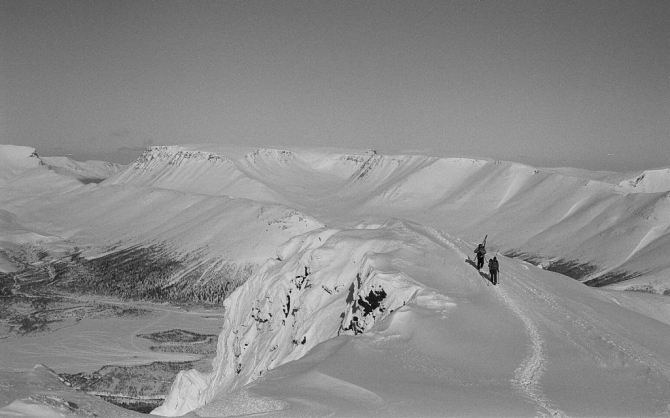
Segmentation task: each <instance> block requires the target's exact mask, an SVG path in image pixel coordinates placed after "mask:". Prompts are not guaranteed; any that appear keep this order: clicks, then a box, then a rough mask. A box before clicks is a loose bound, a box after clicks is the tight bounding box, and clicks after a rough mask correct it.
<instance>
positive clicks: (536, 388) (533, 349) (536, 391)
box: [494, 275, 565, 417]
mask: <svg viewBox="0 0 670 418" xmlns="http://www.w3.org/2000/svg"><path fill="white" fill-rule="evenodd" d="M510 280H515V281H516V282H517V283H518V281H519V279H518V278H517V277H515V276H514V275H508V278H507V281H510ZM494 289H495V290H496V293H497V295H498V296H499V297H500V298H501V299H502V300H503V301H504V303H505V304H506V305H507V306H508V307H509V308H510V309H511V310H512V312H514V314H515V315H516V316H518V317H519V319H521V321H522V322H523V325H524V327H525V328H526V333H527V334H528V336H529V338H530V341H531V343H530V347H529V349H528V354H527V355H526V358H525V359H524V361H523V362H522V363H521V364H520V365H519V367H518V368H517V369H516V371H515V372H514V379H512V386H514V388H515V389H517V390H518V391H519V392H521V393H522V394H524V395H525V396H526V397H527V398H528V399H530V400H531V401H533V402H534V403H535V404H536V405H538V406H540V407H541V408H543V409H545V410H546V411H548V412H549V416H554V417H564V416H565V413H564V412H563V411H561V410H560V409H557V408H555V407H553V406H552V405H551V403H550V402H549V400H548V399H547V398H546V397H545V396H544V394H543V393H542V387H541V385H540V379H541V378H542V375H543V374H544V371H545V369H546V366H545V364H546V360H545V356H544V340H543V339H542V335H541V334H540V331H539V330H538V329H537V327H536V326H535V324H534V323H533V321H532V320H531V319H530V317H529V316H528V315H526V314H525V313H524V311H523V309H521V307H520V306H519V304H518V303H517V300H516V299H515V298H514V297H513V296H512V295H511V293H510V292H509V291H508V290H507V289H505V288H503V287H500V286H494ZM541 415H544V414H541Z"/></svg>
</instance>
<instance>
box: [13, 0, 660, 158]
mask: <svg viewBox="0 0 670 418" xmlns="http://www.w3.org/2000/svg"><path fill="white" fill-rule="evenodd" d="M0 77H1V78H0V143H8V144H17V145H29V146H33V147H35V148H37V151H38V153H41V154H43V155H67V154H74V156H73V158H75V159H77V158H78V159H83V158H84V157H85V158H91V157H97V158H98V159H104V160H108V161H110V160H114V161H118V162H123V163H127V162H130V161H131V159H132V158H134V157H136V156H137V155H139V153H140V152H141V150H142V149H144V148H146V147H147V146H149V145H170V144H183V143H220V144H231V145H250V146H275V147H282V146H338V147H355V148H375V149H377V150H379V151H380V152H383V153H396V152H402V151H408V150H411V151H413V152H423V153H430V154H437V155H449V156H480V157H490V158H495V159H502V160H512V161H519V162H524V163H528V164H532V165H540V166H543V165H544V166H556V165H558V166H575V167H584V168H589V169H609V170H628V169H640V168H654V167H661V166H670V1H667V0H659V1H616V0H603V1H558V0H549V1H540V0H537V1H535V0H533V1H516V0H511V1H499V0H492V1H474V0H472V1H446V0H435V1H420V0H406V1H368V0H364V1H346V0H337V1H331V0H328V1H269V0H268V1H255V0H240V1H232V0H231V1H197V0H190V1H170V0H155V1H154V0H132V1H114V0H80V1H73V0H0Z"/></svg>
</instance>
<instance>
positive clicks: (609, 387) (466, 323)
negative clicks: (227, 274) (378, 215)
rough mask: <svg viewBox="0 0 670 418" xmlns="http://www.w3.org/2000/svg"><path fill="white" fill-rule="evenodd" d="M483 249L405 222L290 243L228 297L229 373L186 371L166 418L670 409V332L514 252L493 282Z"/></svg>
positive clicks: (224, 356) (225, 355)
mask: <svg viewBox="0 0 670 418" xmlns="http://www.w3.org/2000/svg"><path fill="white" fill-rule="evenodd" d="M470 248H471V245H469V244H466V243H464V242H462V241H460V240H458V239H454V238H451V237H449V236H447V235H444V234H442V233H440V232H439V231H437V230H435V229H432V228H425V227H421V226H419V225H416V224H411V223H406V222H400V221H391V222H389V223H387V224H385V225H380V226H377V227H371V228H365V229H345V230H334V229H327V228H324V229H322V230H317V231H313V232H311V233H309V234H307V236H303V237H300V238H296V239H294V240H293V241H290V242H289V243H287V244H286V245H285V246H284V247H283V248H282V249H281V250H280V258H281V261H280V260H275V261H269V262H267V263H266V264H265V265H264V266H263V267H262V269H260V270H259V271H258V272H257V273H256V274H255V275H254V276H253V277H252V278H251V279H249V280H248V281H247V283H246V284H245V285H243V286H242V287H241V288H240V289H238V290H237V291H236V292H235V293H234V294H233V295H231V296H230V297H229V298H228V299H227V301H226V302H225V305H226V308H227V310H228V317H227V319H226V321H225V324H224V328H223V330H222V333H221V340H220V343H219V347H218V355H217V358H216V359H215V361H214V362H213V365H214V369H215V371H214V372H213V373H211V374H209V375H202V374H200V373H198V372H195V371H189V372H185V373H182V374H180V376H179V377H178V378H177V381H176V382H175V384H174V385H173V392H172V394H171V396H170V398H169V399H168V400H167V401H166V403H165V404H164V405H163V406H162V407H161V408H159V409H158V410H156V411H155V413H156V414H163V415H179V414H183V413H186V412H188V411H190V410H193V409H195V408H197V407H201V406H202V408H201V409H197V410H196V412H197V415H198V416H228V415H243V414H249V413H261V412H264V413H267V412H272V414H270V415H275V416H330V415H331V414H335V415H339V416H464V415H474V416H500V415H506V416H534V415H537V414H545V415H571V414H575V415H620V416H629V415H652V414H656V413H666V414H667V413H670V409H669V408H670V346H668V344H667V341H668V340H667V335H668V331H670V329H669V326H668V323H663V322H660V321H657V320H654V319H651V318H649V317H647V316H644V315H640V314H637V313H634V312H632V311H631V310H629V309H626V308H624V307H622V306H621V305H620V304H619V303H617V300H616V298H615V297H613V296H611V295H610V294H609V293H604V292H602V291H600V290H596V289H592V288H588V287H586V286H584V285H582V284H580V283H578V282H576V281H574V280H571V279H569V278H566V277H564V276H560V275H558V274H555V273H551V272H545V271H542V270H541V269H538V268H537V267H535V266H532V265H528V264H526V263H523V262H517V261H512V260H508V259H506V258H504V257H503V260H502V265H503V273H502V279H501V284H500V285H499V286H497V287H495V286H492V285H489V284H488V280H487V279H486V278H484V277H482V275H480V274H479V273H478V272H477V271H476V270H475V269H474V268H473V267H472V265H471V264H468V263H466V262H465V260H466V259H467V255H468V254H469V253H470ZM305 269H307V270H306V271H307V272H308V273H309V274H307V275H305V274H304V272H305ZM380 289H384V291H385V293H386V294H387V297H386V298H384V299H383V301H382V302H381V304H380V305H379V306H378V307H377V308H376V309H373V310H369V311H367V313H366V310H365V306H366V305H365V301H366V298H367V297H368V296H369V295H370V292H371V291H372V292H375V291H379V290H380ZM645 296H647V295H645ZM648 296H651V295H648ZM354 316H358V318H359V321H358V322H359V326H360V331H362V332H363V334H362V335H361V334H359V335H356V336H355V335H354V334H355V332H354V329H353V327H352V318H353V317H354ZM666 319H669V318H667V317H666ZM303 356H304V357H303ZM293 360H297V361H293ZM282 365H283V366H282ZM277 366H280V367H277ZM268 370H270V371H268ZM245 385H246V386H245ZM203 405H204V406H203Z"/></svg>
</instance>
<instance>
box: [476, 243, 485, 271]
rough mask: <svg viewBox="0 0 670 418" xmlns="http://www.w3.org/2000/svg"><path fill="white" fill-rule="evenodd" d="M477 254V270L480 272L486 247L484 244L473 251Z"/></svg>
mask: <svg viewBox="0 0 670 418" xmlns="http://www.w3.org/2000/svg"><path fill="white" fill-rule="evenodd" d="M475 254H477V270H481V269H482V267H484V255H486V247H484V244H479V245H478V246H477V249H476V250H475Z"/></svg>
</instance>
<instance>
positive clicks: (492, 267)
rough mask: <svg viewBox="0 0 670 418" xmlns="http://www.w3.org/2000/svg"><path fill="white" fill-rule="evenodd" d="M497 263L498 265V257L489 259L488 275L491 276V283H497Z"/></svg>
mask: <svg viewBox="0 0 670 418" xmlns="http://www.w3.org/2000/svg"><path fill="white" fill-rule="evenodd" d="M499 268H500V267H499V265H498V259H497V258H496V257H493V258H492V259H490V260H489V275H490V276H491V283H493V284H494V285H495V284H498V270H499Z"/></svg>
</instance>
